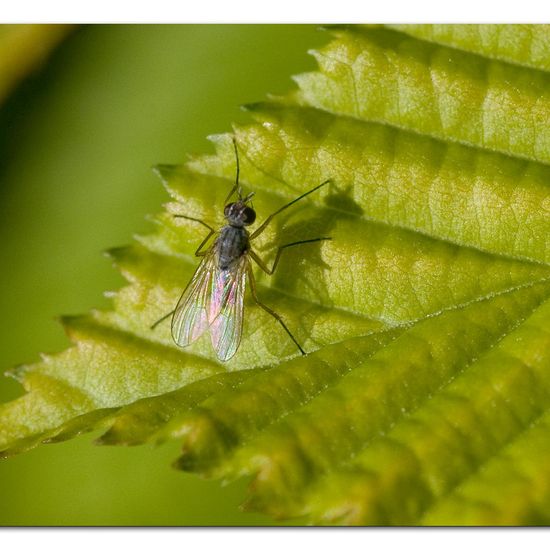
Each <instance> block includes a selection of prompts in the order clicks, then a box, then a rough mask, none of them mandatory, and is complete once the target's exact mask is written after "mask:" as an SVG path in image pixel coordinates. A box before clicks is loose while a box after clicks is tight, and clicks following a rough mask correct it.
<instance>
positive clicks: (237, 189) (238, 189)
mask: <svg viewBox="0 0 550 550" xmlns="http://www.w3.org/2000/svg"><path fill="white" fill-rule="evenodd" d="M232 141H233V148H234V149H235V160H236V163H237V172H236V174H235V185H233V187H232V188H231V191H230V193H229V195H227V198H226V199H225V203H224V204H227V203H228V202H229V199H230V198H231V197H232V196H233V195H234V194H235V193H237V195H238V197H239V200H240V201H242V200H243V196H242V190H241V184H240V183H239V174H240V171H241V168H240V164H239V150H238V148H237V140H236V139H235V136H233V138H232Z"/></svg>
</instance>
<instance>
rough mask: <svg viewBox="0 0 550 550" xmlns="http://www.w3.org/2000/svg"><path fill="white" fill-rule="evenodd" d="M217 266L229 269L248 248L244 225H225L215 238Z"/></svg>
mask: <svg viewBox="0 0 550 550" xmlns="http://www.w3.org/2000/svg"><path fill="white" fill-rule="evenodd" d="M215 246H216V251H217V254H218V266H219V268H220V269H222V270H225V269H229V268H230V267H231V265H232V264H233V263H234V262H235V261H236V260H238V259H239V258H240V257H241V256H242V255H243V254H244V253H245V252H246V251H247V250H248V249H249V248H250V244H249V239H248V231H247V230H246V229H245V228H244V227H233V226H231V225H226V226H225V227H223V228H222V229H221V231H220V234H219V236H218V238H217V239H216V244H215Z"/></svg>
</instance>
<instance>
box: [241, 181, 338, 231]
mask: <svg viewBox="0 0 550 550" xmlns="http://www.w3.org/2000/svg"><path fill="white" fill-rule="evenodd" d="M330 181H331V180H330V179H328V180H325V181H324V182H323V183H321V184H319V185H317V187H314V188H313V189H310V190H309V191H307V193H304V194H303V195H300V196H299V197H297V198H295V199H294V200H293V201H290V202H289V203H287V204H285V205H284V206H282V207H281V208H279V210H277V211H275V212H273V214H270V215H269V216H268V217H267V218H266V219H265V221H264V223H262V225H260V227H258V229H256V231H254V233H252V235H250V240H252V239H255V238H256V237H257V236H258V235H260V234H261V233H263V231H264V229H265V228H266V227H267V226H268V225H269V224H270V222H271V220H272V219H273V218H274V217H275V216H276V215H277V214H280V213H281V212H282V211H283V210H286V209H287V208H288V207H289V206H292V205H293V204H294V203H296V202H298V201H299V200H302V199H303V198H304V197H307V196H308V195H309V194H311V193H313V192H314V191H317V189H321V187H323V186H325V185H326V184H327V183H330Z"/></svg>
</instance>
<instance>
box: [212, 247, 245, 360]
mask: <svg viewBox="0 0 550 550" xmlns="http://www.w3.org/2000/svg"><path fill="white" fill-rule="evenodd" d="M247 268H248V257H247V256H246V255H243V256H241V257H240V258H239V260H238V261H237V262H236V263H235V265H234V266H233V267H232V268H230V269H227V270H224V271H222V270H220V271H218V272H217V273H216V280H215V281H214V284H213V285H212V298H211V302H210V304H211V315H212V317H211V318H212V322H211V324H210V338H211V340H212V346H213V347H214V349H215V350H216V354H217V355H218V359H220V361H227V360H229V359H231V357H233V355H234V354H235V352H236V351H237V348H238V347H239V343H240V341H241V335H242V329H243V312H244V293H245V289H246V274H247Z"/></svg>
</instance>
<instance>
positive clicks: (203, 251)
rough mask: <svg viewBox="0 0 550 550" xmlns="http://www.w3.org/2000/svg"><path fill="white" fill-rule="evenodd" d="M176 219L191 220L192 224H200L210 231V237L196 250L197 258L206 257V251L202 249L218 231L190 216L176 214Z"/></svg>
mask: <svg viewBox="0 0 550 550" xmlns="http://www.w3.org/2000/svg"><path fill="white" fill-rule="evenodd" d="M174 218H183V219H184V220H191V221H192V222H198V223H200V224H202V225H204V227H206V228H207V229H208V230H209V231H210V233H208V235H207V236H206V237H205V238H204V239H203V241H202V242H201V244H199V247H198V248H197V250H195V256H204V255H205V254H206V251H205V250H202V248H203V247H204V245H205V244H206V243H207V242H208V239H210V237H211V236H212V235H213V234H214V233H215V232H216V230H215V229H214V228H213V227H211V226H210V225H208V224H207V223H206V222H203V221H202V220H199V219H198V218H191V217H190V216H184V215H183V214H174Z"/></svg>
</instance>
